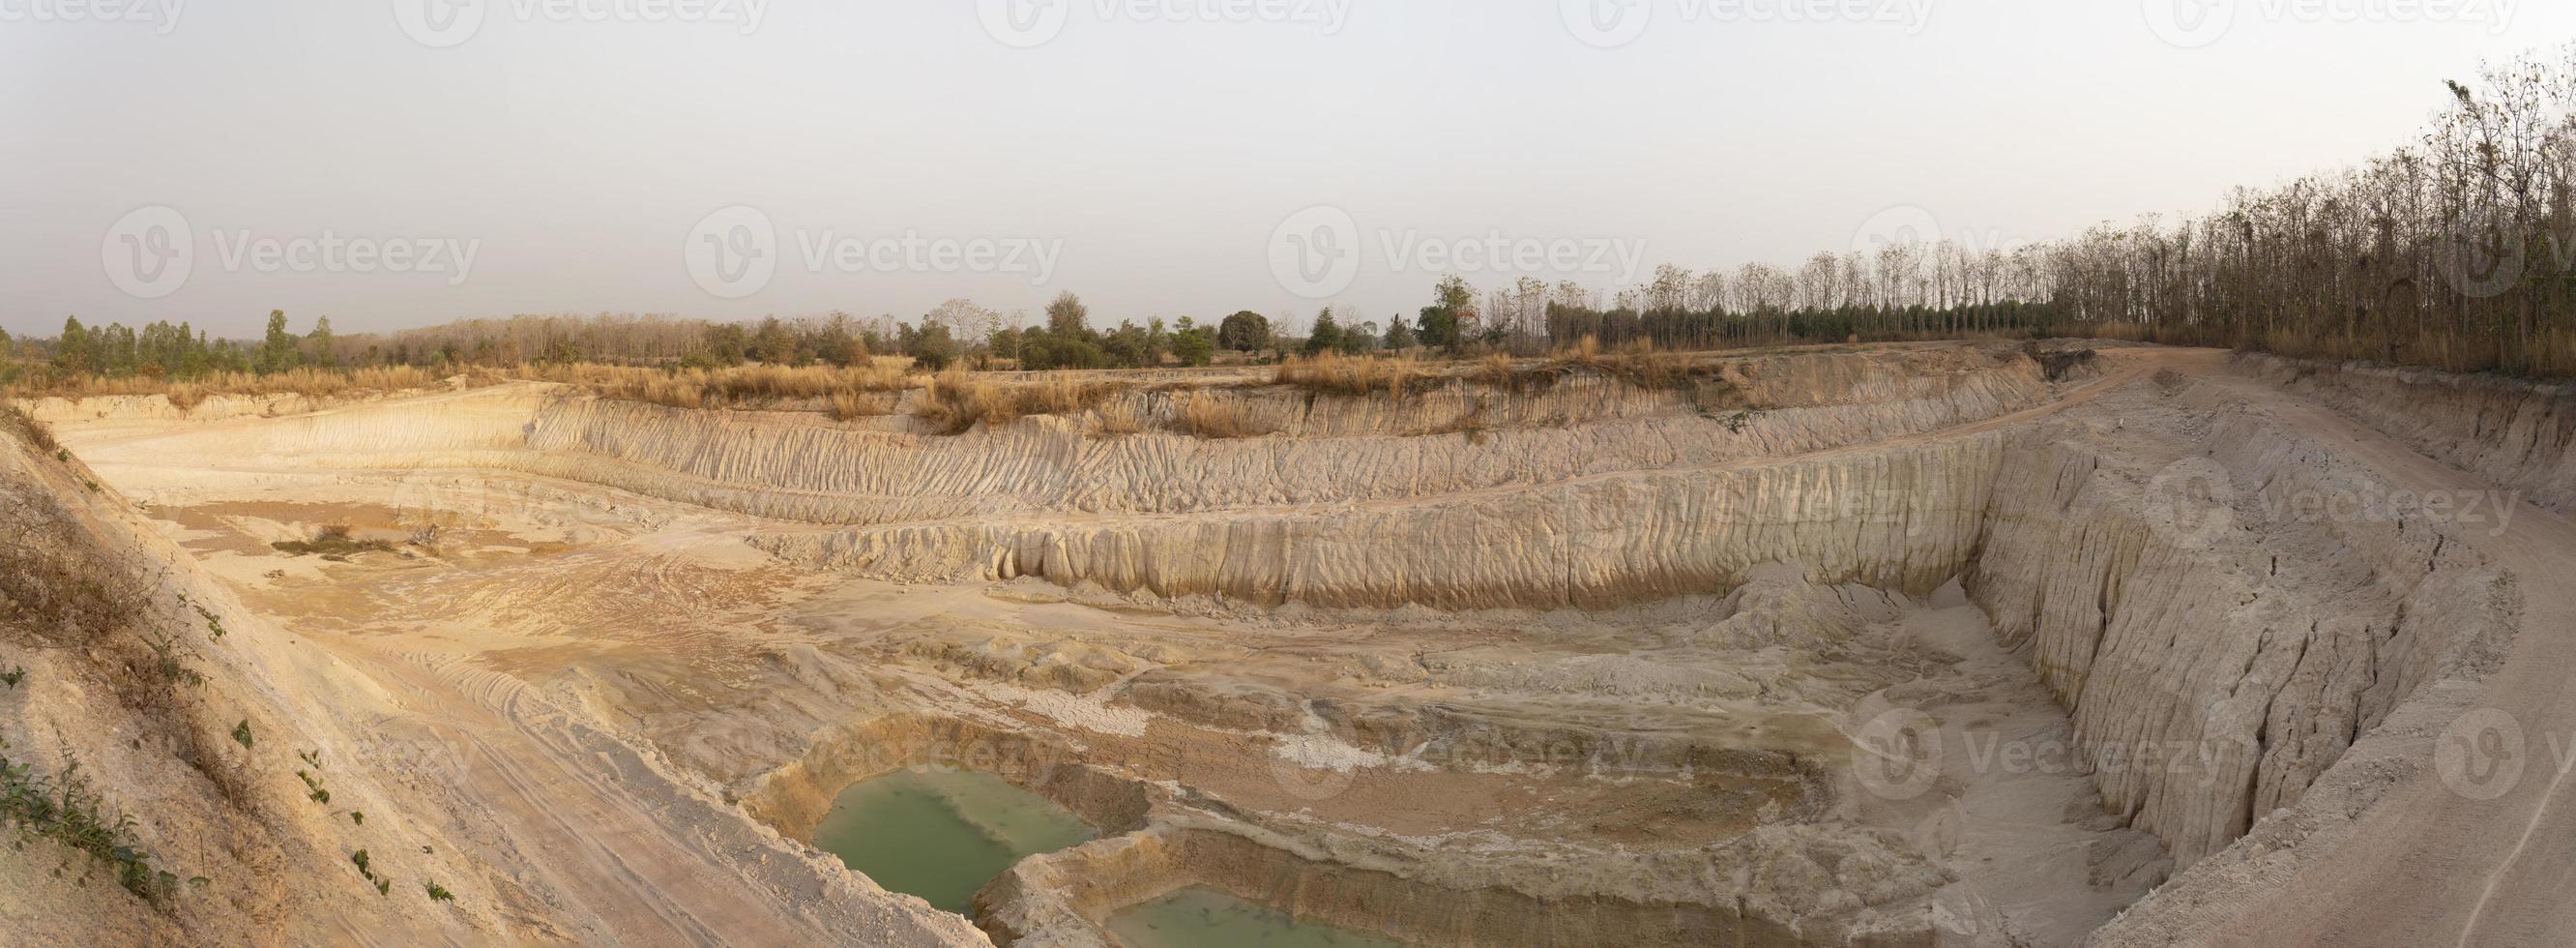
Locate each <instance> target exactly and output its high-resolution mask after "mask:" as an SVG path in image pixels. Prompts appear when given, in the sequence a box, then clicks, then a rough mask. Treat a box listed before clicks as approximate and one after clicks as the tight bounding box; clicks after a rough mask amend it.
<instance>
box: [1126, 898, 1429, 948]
mask: <svg viewBox="0 0 2576 948" xmlns="http://www.w3.org/2000/svg"><path fill="white" fill-rule="evenodd" d="M1109 930H1110V932H1111V933H1112V934H1115V935H1117V936H1118V940H1119V941H1121V942H1125V943H1126V945H1127V948H1404V943H1403V942H1397V941H1388V940H1386V939H1384V938H1378V937H1374V936H1370V935H1362V934H1359V933H1357V932H1350V931H1344V930H1342V929H1338V928H1327V927H1324V926H1321V925H1300V924H1298V923H1297V922H1296V921H1295V920H1293V919H1290V918H1289V917H1288V915H1287V913H1284V912H1274V911H1271V910H1270V909H1267V908H1263V907H1262V906H1260V905H1257V904H1254V903H1252V902H1247V901H1244V900H1242V899H1238V898H1235V897H1234V896H1231V895H1227V894H1225V893H1222V892H1215V891H1211V890H1208V889H1183V890H1181V891H1179V892H1174V893H1172V894H1170V895H1167V896H1164V897H1162V898H1159V899H1155V900H1153V901H1151V902H1146V903H1144V904H1142V905H1138V906H1136V907H1134V908H1131V909H1128V910H1126V911H1123V912H1120V913H1118V914H1117V915H1115V916H1112V917H1111V918H1110V919H1109Z"/></svg>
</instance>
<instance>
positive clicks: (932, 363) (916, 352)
mask: <svg viewBox="0 0 2576 948" xmlns="http://www.w3.org/2000/svg"><path fill="white" fill-rule="evenodd" d="M899 332H900V335H901V338H902V340H903V354H905V355H908V356H911V357H912V364H914V365H917V366H920V367H922V368H925V369H929V370H930V371H933V372H936V371H939V370H941V369H944V368H947V367H948V364H949V363H951V362H955V361H957V339H956V337H954V336H951V335H949V333H948V324H946V323H923V324H922V326H921V328H919V329H914V328H912V327H911V326H910V325H905V326H902V327H899Z"/></svg>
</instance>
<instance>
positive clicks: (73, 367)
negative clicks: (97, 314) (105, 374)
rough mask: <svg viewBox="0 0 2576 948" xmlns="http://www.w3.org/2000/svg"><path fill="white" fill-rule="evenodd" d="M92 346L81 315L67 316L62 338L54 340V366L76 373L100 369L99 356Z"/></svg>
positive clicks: (68, 372) (64, 321)
mask: <svg viewBox="0 0 2576 948" xmlns="http://www.w3.org/2000/svg"><path fill="white" fill-rule="evenodd" d="M91 348H92V347H91V346H90V341H89V329H88V327H85V326H82V325H81V321H80V317H78V316H71V317H66V318H65V319H64V320H63V335H62V338H60V339H56V340H54V368H56V369H59V370H61V371H63V372H64V373H66V374H74V375H77V374H83V373H89V372H96V371H98V356H97V354H96V353H95V352H93V351H91Z"/></svg>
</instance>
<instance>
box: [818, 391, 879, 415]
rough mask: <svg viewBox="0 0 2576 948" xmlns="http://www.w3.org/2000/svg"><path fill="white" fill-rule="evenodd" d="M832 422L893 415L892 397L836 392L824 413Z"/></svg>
mask: <svg viewBox="0 0 2576 948" xmlns="http://www.w3.org/2000/svg"><path fill="white" fill-rule="evenodd" d="M826 413H827V414H829V415H831V416H832V420H833V421H855V420H858V419H861V418H875V417H877V416H880V415H891V414H894V396H893V395H890V394H887V393H884V392H838V393H835V394H834V395H833V396H832V406H831V408H830V409H828V410H827V411H826Z"/></svg>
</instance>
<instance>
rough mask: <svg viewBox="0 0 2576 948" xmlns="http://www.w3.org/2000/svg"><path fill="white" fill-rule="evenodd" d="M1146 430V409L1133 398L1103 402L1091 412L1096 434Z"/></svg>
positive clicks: (1108, 434) (1092, 430)
mask: <svg viewBox="0 0 2576 948" xmlns="http://www.w3.org/2000/svg"><path fill="white" fill-rule="evenodd" d="M1143 430H1145V409H1144V407H1143V406H1141V405H1138V404H1137V403H1136V402H1135V401H1134V400H1132V399H1121V400H1117V401H1111V402H1107V403H1105V404H1102V405H1101V406H1100V408H1099V409H1098V410H1096V411H1094V412H1092V413H1091V433H1092V434H1095V435H1105V436H1117V435H1131V434H1135V433H1137V432H1139V431H1143Z"/></svg>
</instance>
